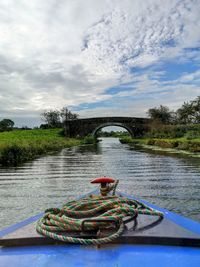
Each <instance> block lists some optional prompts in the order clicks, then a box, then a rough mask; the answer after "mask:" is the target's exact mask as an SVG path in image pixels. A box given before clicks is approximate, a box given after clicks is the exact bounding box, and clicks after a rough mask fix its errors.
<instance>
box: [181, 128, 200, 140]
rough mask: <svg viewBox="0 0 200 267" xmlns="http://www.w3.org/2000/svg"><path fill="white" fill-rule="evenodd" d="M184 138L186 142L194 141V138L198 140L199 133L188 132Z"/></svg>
mask: <svg viewBox="0 0 200 267" xmlns="http://www.w3.org/2000/svg"><path fill="white" fill-rule="evenodd" d="M185 138H186V139H188V140H191V139H195V138H200V132H199V131H195V130H192V131H188V132H187V133H186V134H185Z"/></svg>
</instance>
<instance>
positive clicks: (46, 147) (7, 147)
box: [0, 129, 83, 166]
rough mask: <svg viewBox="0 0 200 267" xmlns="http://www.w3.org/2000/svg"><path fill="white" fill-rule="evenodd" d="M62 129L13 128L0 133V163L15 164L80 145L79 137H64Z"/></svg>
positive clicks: (81, 141)
mask: <svg viewBox="0 0 200 267" xmlns="http://www.w3.org/2000/svg"><path fill="white" fill-rule="evenodd" d="M61 132H62V129H34V130H13V131H9V132H7V131H6V132H1V133H0V164H1V165H3V166H4V165H17V164H18V163H22V162H25V161H28V160H32V159H35V158H37V157H39V156H41V155H46V154H48V153H50V152H56V151H59V150H60V149H62V148H65V147H71V146H75V145H80V144H81V143H83V140H81V139H72V138H66V137H64V136H63V135H62V133H61Z"/></svg>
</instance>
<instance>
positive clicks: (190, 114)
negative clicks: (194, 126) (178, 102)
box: [176, 96, 200, 124]
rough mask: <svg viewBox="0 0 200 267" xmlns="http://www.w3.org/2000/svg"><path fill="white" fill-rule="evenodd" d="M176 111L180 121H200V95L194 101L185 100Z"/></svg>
mask: <svg viewBox="0 0 200 267" xmlns="http://www.w3.org/2000/svg"><path fill="white" fill-rule="evenodd" d="M176 113H177V119H178V122H179V123H183V124H185V123H186V124H188V123H200V96H198V97H197V98H196V99H195V100H193V101H190V102H184V104H183V105H182V106H181V108H179V109H178V110H177V112H176Z"/></svg>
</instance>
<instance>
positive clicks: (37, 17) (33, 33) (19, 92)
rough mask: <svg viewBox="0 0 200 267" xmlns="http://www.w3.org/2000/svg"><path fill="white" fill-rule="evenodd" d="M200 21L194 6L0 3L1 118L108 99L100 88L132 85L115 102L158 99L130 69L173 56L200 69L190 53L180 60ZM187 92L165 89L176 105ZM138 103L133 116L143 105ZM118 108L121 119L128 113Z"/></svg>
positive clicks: (190, 0)
mask: <svg viewBox="0 0 200 267" xmlns="http://www.w3.org/2000/svg"><path fill="white" fill-rule="evenodd" d="M199 14H200V0H183V1H178V0H171V1H163V0H147V1H139V0H134V1H133V0H124V1H120V0H114V1H109V0H101V1H100V0H95V1H94V0H85V1H82V0H76V1H73V0H71V1H70V0H65V1H63V0H60V1H57V0H49V1H39V0H35V1H32V2H27V1H26V0H19V1H15V0H2V1H1V3H0V40H1V42H0V104H1V110H0V112H1V114H2V115H5V116H6V114H7V115H9V116H13V117H14V116H16V117H17V116H22V113H21V111H22V110H23V111H24V112H26V114H29V115H30V116H32V114H35V116H38V114H39V113H40V112H41V111H42V110H43V109H45V108H58V107H60V106H64V105H67V106H69V105H70V106H76V105H79V104H81V103H95V102H98V101H103V100H109V99H110V100H111V99H112V95H109V94H106V93H105V91H106V89H107V88H109V87H113V86H117V85H119V84H120V83H125V82H133V83H134V82H136V81H137V80H138V83H137V88H136V89H134V90H133V91H129V92H128V93H127V91H124V92H121V93H119V94H118V96H127V97H128V96H132V97H134V96H137V97H138V96H141V98H142V96H143V95H144V94H145V93H149V92H156V91H157V92H158V93H159V92H160V91H161V92H162V91H163V90H164V89H163V88H162V84H161V83H159V82H158V81H156V80H154V81H151V79H150V77H149V75H148V73H147V74H146V75H141V76H140V77H139V76H138V75H137V73H135V74H134V73H133V74H132V73H130V68H133V67H146V66H149V65H150V64H156V63H159V62H160V61H163V60H166V59H169V58H172V59H173V58H178V57H179V60H180V58H181V59H182V60H188V61H190V60H198V62H200V57H199V55H198V54H197V52H195V51H193V52H192V51H191V52H190V53H189V54H187V56H185V54H184V48H187V47H196V46H199V45H200V17H199ZM157 75H159V74H158V73H157ZM182 79H185V80H188V79H189V80H190V81H192V80H193V79H195V77H193V76H192V74H189V75H187V74H185V77H183V78H182ZM180 82H183V80H182V81H180ZM159 86H160V87H159ZM189 88H190V89H191V90H193V91H192V92H191V93H190V94H188V93H185V89H184V92H183V91H181V90H180V89H179V88H178V85H173V88H172V84H171V87H170V90H171V91H172V94H173V93H175V92H177V100H176V103H179V102H180V99H182V98H184V100H186V99H187V97H190V96H192V95H195V94H196V92H197V91H196V88H197V87H195V86H193V87H189ZM178 92H179V94H180V95H179V96H178ZM197 94H198V93H197ZM159 96H160V94H158V98H157V101H158V102H159V101H160V99H159ZM182 96H183V97H182ZM169 99H170V97H169ZM138 103H140V106H141V108H138V109H137V112H136V111H135V112H136V113H137V114H138V116H139V115H142V114H144V112H143V113H142V110H145V106H147V103H146V102H145V99H144V100H143V101H141V102H138ZM145 103H146V104H145ZM159 104H160V102H159ZM124 105H125V106H124V107H126V108H125V110H126V111H124V113H127V114H128V113H129V114H132V112H133V110H132V109H131V107H128V108H127V106H126V104H124ZM134 105H135V102H134ZM130 106H131V104H130ZM136 106H137V105H136ZM113 110H114V109H113ZM117 110H118V109H117ZM107 111H110V110H109V109H108V110H107ZM84 112H86V111H84ZM84 112H83V113H84ZM93 112H94V110H93ZM97 112H100V113H98V114H103V113H104V111H103V109H98V110H97ZM101 112H102V113H101ZM105 112H106V111H105ZM122 113H123V109H122ZM88 116H89V113H88Z"/></svg>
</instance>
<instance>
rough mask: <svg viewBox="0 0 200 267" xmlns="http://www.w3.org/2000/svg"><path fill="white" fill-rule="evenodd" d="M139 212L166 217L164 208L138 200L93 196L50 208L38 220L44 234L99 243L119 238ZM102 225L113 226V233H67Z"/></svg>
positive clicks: (57, 237) (39, 229)
mask: <svg viewBox="0 0 200 267" xmlns="http://www.w3.org/2000/svg"><path fill="white" fill-rule="evenodd" d="M114 186H115V185H114ZM115 189H116V186H115ZM139 214H146V215H151V216H159V217H160V218H162V217H163V213H162V212H159V211H157V210H154V209H152V208H150V207H148V206H146V205H144V204H143V203H140V202H139V201H137V200H133V199H129V198H125V197H117V196H92V197H91V196H90V197H87V198H82V199H80V200H76V201H70V202H68V203H66V204H65V205H64V206H63V207H62V209H58V208H51V209H47V210H46V213H45V215H44V216H43V217H42V218H41V219H40V220H39V221H38V222H37V225H36V230H37V232H38V233H40V234H42V235H43V236H47V237H50V238H53V239H55V240H60V241H63V242H67V243H80V244H85V245H92V244H94V245H100V244H105V243H109V242H112V241H113V240H114V239H116V238H118V237H119V236H120V235H121V234H122V233H123V231H124V229H125V223H127V222H129V221H130V220H135V219H136V218H137V216H138V215H139ZM127 218H128V219H127ZM113 226H115V227H114V229H115V230H116V231H115V233H113ZM99 229H112V233H111V234H110V235H109V236H106V237H100V238H83V237H81V238H79V237H73V236H68V234H69V235H70V232H74V231H75V232H77V233H78V232H80V233H81V232H83V230H84V231H98V230H99Z"/></svg>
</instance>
